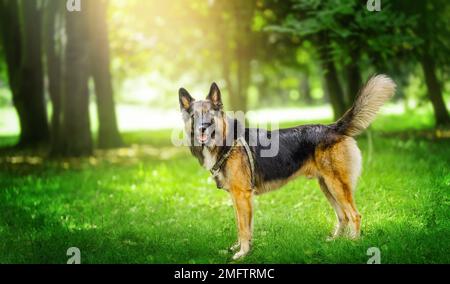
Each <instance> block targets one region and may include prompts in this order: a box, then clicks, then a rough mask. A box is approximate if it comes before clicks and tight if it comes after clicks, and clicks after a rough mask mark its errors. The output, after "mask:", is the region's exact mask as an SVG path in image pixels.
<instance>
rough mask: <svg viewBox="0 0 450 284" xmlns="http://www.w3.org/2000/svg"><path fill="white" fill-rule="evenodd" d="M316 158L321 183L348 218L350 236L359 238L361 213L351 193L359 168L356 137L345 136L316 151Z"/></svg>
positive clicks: (359, 154)
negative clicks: (354, 138) (333, 143)
mask: <svg viewBox="0 0 450 284" xmlns="http://www.w3.org/2000/svg"><path fill="white" fill-rule="evenodd" d="M316 161H317V166H318V168H319V171H320V173H321V176H322V177H323V182H324V185H325V186H326V188H327V189H328V192H329V193H330V194H331V197H333V200H334V201H335V202H336V205H337V207H339V208H340V209H341V210H342V212H343V213H344V215H345V217H346V219H347V220H348V225H350V229H351V232H350V237H351V238H358V237H359V235H360V227H361V215H360V214H359V212H358V210H357V209H356V205H355V202H354V196H353V195H354V191H355V186H356V182H357V179H358V176H359V174H360V172H361V153H360V151H359V149H358V147H357V146H356V142H355V140H353V139H352V138H346V139H344V140H342V141H341V142H338V143H336V144H335V145H333V146H332V147H329V148H326V149H324V150H322V151H319V152H317V154H316ZM321 186H322V185H321ZM327 198H328V197H327ZM340 233H342V232H340Z"/></svg>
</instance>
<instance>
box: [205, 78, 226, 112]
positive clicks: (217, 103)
mask: <svg viewBox="0 0 450 284" xmlns="http://www.w3.org/2000/svg"><path fill="white" fill-rule="evenodd" d="M206 99H208V100H210V101H211V103H212V105H213V108H214V109H215V110H221V109H222V106H223V105H222V96H221V94H220V90H219V87H218V86H217V84H216V83H212V85H211V88H210V90H209V94H208V96H207V97H206Z"/></svg>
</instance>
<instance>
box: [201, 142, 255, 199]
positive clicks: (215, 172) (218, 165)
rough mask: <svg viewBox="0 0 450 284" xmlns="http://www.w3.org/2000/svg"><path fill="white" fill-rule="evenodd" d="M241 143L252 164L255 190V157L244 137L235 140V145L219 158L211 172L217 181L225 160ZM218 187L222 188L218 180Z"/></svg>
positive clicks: (252, 185)
mask: <svg viewBox="0 0 450 284" xmlns="http://www.w3.org/2000/svg"><path fill="white" fill-rule="evenodd" d="M239 144H240V145H241V146H243V147H244V149H245V153H246V154H247V158H248V162H249V164H250V175H251V187H252V188H251V189H252V190H253V189H254V188H255V163H254V159H253V154H252V151H251V150H250V147H249V146H248V143H247V141H245V139H244V137H242V136H240V137H239V138H238V139H236V140H234V142H233V145H232V146H231V147H229V148H228V149H227V150H226V152H225V153H224V154H223V155H222V156H221V157H220V158H219V159H218V160H217V162H216V164H215V165H214V166H213V167H212V168H211V170H210V172H211V174H212V175H213V177H214V179H216V181H217V176H218V175H219V173H220V171H221V169H222V166H223V164H224V163H225V161H226V160H227V159H228V157H230V155H231V152H232V151H233V149H234V148H235V147H236V146H238V145H239ZM217 187H218V188H221V187H220V186H219V183H218V182H217Z"/></svg>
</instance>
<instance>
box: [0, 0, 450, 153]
mask: <svg viewBox="0 0 450 284" xmlns="http://www.w3.org/2000/svg"><path fill="white" fill-rule="evenodd" d="M447 2H448V1H445V0H431V1H415V2H414V3H411V2H410V1H403V0H397V1H389V2H388V1H382V2H381V3H382V10H381V11H380V12H376V11H374V12H371V11H368V10H367V8H366V1H357V0H330V1H319V0H284V1H280V0H246V1H241V0H192V1H175V0H168V1H157V0H109V1H107V0H101V1H83V0H82V1H81V3H82V11H81V12H68V11H67V10H66V1H65V0H42V1H27V0H0V42H1V45H0V111H1V108H2V107H3V108H4V107H5V105H8V104H9V102H12V104H13V106H14V108H15V109H16V112H17V115H18V122H19V125H20V139H19V140H18V146H21V147H35V146H41V145H47V147H48V149H49V150H50V152H51V153H52V154H54V155H56V156H59V155H62V156H80V155H90V154H91V153H92V151H93V149H94V148H95V147H94V145H96V146H97V147H99V148H114V147H120V146H122V145H123V142H122V139H121V136H120V133H119V125H118V124H119V123H118V121H119V120H120V119H123V116H124V114H123V115H121V112H116V108H120V107H122V106H126V105H139V106H146V107H148V111H149V112H151V111H155V110H156V109H176V108H177V104H176V90H177V89H178V88H179V87H180V86H184V87H186V88H188V89H192V90H193V91H194V93H200V94H202V95H206V94H205V90H207V87H208V86H209V84H210V83H211V81H217V82H218V83H219V85H220V86H221V87H223V89H224V94H225V96H224V98H226V99H227V100H228V101H227V102H226V103H227V109H229V110H243V111H246V110H249V109H258V108H269V107H270V108H274V107H279V108H286V107H299V106H317V105H322V104H328V103H329V104H330V105H331V107H332V110H333V113H334V117H335V118H337V117H339V116H340V115H342V114H343V113H344V112H345V111H346V109H347V108H348V107H349V106H350V105H351V103H352V102H353V100H354V99H355V96H356V95H357V93H358V90H359V88H360V87H361V85H362V84H363V83H364V81H365V80H366V79H367V78H368V77H369V76H370V75H372V74H374V73H381V72H383V73H387V74H389V75H391V76H392V77H393V78H394V79H395V81H396V82H397V83H398V85H399V92H398V96H397V98H396V99H397V100H399V102H400V100H401V101H402V102H404V105H405V106H406V110H409V111H410V110H411V108H414V107H416V106H424V107H427V106H430V108H432V111H433V114H434V119H435V124H436V126H437V127H443V128H445V127H448V125H449V124H450V118H449V114H448V110H447V105H446V103H445V101H446V100H447V101H448V97H449V90H448V87H449V86H448V76H449V61H448V55H449V49H450V30H449V29H450V28H449V25H448V19H449V17H450V8H449V6H450V5H449V4H448V3H447ZM116 104H117V105H116ZM411 104H412V105H413V107H411V106H410V105H411ZM91 106H94V107H91ZM93 113H95V115H94V114H93ZM48 114H49V115H48ZM161 120H164V117H162V118H161ZM94 130H95V131H94ZM92 133H96V136H94V137H93V136H92ZM48 145H49V146H48Z"/></svg>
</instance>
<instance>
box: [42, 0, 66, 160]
mask: <svg viewBox="0 0 450 284" xmlns="http://www.w3.org/2000/svg"><path fill="white" fill-rule="evenodd" d="M61 3H62V2H58V1H53V0H48V1H47V2H46V13H45V24H44V27H45V53H46V59H47V60H46V61H47V77H48V92H49V95H50V99H51V101H52V117H51V151H52V152H54V153H51V154H56V153H58V152H59V150H58V147H59V145H61V143H62V142H61V139H62V137H61V136H62V133H61V132H62V131H61V126H62V125H61V124H62V97H63V92H64V90H63V86H64V85H63V83H62V78H64V77H63V68H62V64H63V62H62V61H63V60H62V56H63V46H62V42H61V41H60V40H59V39H58V37H57V33H56V31H57V30H59V29H61V28H62V25H63V24H64V22H63V19H64V17H63V15H64V12H63V11H64V10H62V8H63V7H62V4H61Z"/></svg>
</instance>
